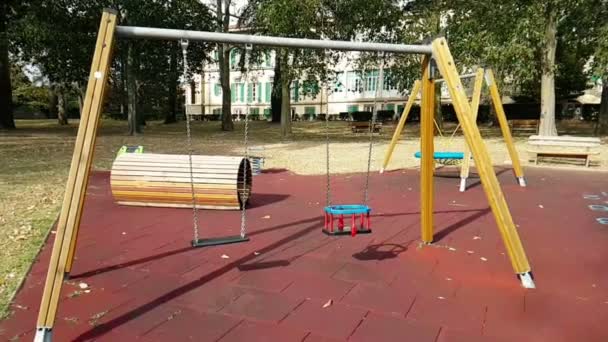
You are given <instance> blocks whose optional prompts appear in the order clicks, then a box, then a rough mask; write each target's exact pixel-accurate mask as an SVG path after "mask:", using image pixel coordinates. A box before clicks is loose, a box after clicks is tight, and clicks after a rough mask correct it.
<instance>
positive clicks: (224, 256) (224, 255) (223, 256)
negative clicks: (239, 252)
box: [222, 254, 230, 259]
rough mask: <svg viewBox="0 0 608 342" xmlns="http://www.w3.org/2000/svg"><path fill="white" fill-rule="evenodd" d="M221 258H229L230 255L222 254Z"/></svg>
mask: <svg viewBox="0 0 608 342" xmlns="http://www.w3.org/2000/svg"><path fill="white" fill-rule="evenodd" d="M222 259H230V257H229V256H228V255H226V254H222Z"/></svg>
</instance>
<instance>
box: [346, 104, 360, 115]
mask: <svg viewBox="0 0 608 342" xmlns="http://www.w3.org/2000/svg"><path fill="white" fill-rule="evenodd" d="M346 110H347V111H348V112H349V113H353V112H358V111H359V106H358V105H349V106H348V107H347V109H346Z"/></svg>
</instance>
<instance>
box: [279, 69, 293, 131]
mask: <svg viewBox="0 0 608 342" xmlns="http://www.w3.org/2000/svg"><path fill="white" fill-rule="evenodd" d="M289 83H290V82H289V80H286V79H285V78H283V80H281V137H282V138H287V137H289V135H291V98H290V97H289Z"/></svg>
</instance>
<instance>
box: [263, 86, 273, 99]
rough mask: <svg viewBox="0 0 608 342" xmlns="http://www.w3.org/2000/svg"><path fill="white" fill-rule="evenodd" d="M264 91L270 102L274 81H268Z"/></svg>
mask: <svg viewBox="0 0 608 342" xmlns="http://www.w3.org/2000/svg"><path fill="white" fill-rule="evenodd" d="M264 93H265V96H266V102H270V98H271V96H272V83H271V82H266V89H264Z"/></svg>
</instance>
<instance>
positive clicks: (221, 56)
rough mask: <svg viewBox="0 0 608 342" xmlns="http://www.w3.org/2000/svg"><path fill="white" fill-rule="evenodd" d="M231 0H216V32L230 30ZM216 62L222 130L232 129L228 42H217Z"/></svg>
mask: <svg viewBox="0 0 608 342" xmlns="http://www.w3.org/2000/svg"><path fill="white" fill-rule="evenodd" d="M231 2H232V1H231V0H224V7H222V0H217V5H216V21H217V27H216V31H217V32H224V33H228V32H229V30H230V4H231ZM217 56H218V58H217V63H218V65H219V71H220V86H221V88H222V130H223V131H233V130H234V123H233V122H232V103H231V102H230V100H231V96H232V93H231V89H230V46H229V45H228V44H217Z"/></svg>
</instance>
